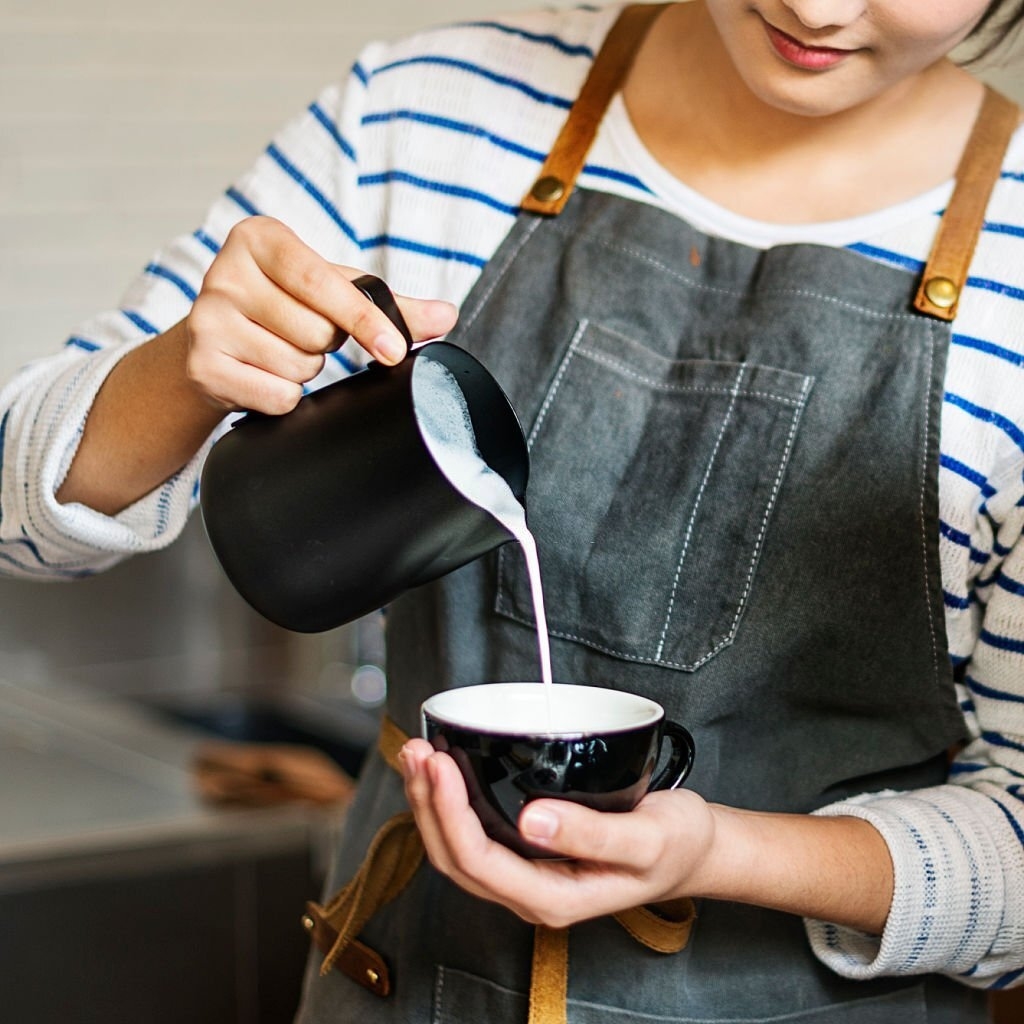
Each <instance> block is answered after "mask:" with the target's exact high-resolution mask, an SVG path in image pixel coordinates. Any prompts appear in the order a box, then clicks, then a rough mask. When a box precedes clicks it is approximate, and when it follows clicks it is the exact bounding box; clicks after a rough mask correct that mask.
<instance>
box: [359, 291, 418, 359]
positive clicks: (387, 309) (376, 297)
mask: <svg viewBox="0 0 1024 1024" xmlns="http://www.w3.org/2000/svg"><path fill="white" fill-rule="evenodd" d="M352 283H353V284H354V285H355V286H356V287H357V288H358V289H359V290H360V291H361V292H362V293H363V294H364V295H365V296H366V297H367V298H368V299H369V300H370V301H371V302H372V303H373V304H374V305H375V306H376V307H377V308H378V309H380V311H381V312H382V313H383V314H384V315H385V316H386V317H387V318H388V319H389V320H390V321H391V322H392V323H393V324H394V325H395V327H397V328H398V332H399V334H401V335H402V337H403V338H404V339H405V354H406V355H408V354H409V350H410V349H411V348H412V332H411V331H410V330H409V325H408V324H407V323H406V322H405V317H403V316H402V311H401V310H400V309H399V308H398V303H397V302H395V297H394V295H392V294H391V289H390V288H389V287H388V286H387V285H386V284H385V283H384V282H383V281H382V280H381V279H380V278H379V277H374V276H373V275H372V274H363V275H362V276H361V277H357V278H355V279H354V280H353V281H352Z"/></svg>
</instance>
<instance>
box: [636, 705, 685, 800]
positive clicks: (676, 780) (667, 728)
mask: <svg viewBox="0 0 1024 1024" xmlns="http://www.w3.org/2000/svg"><path fill="white" fill-rule="evenodd" d="M663 735H664V736H667V737H668V740H669V742H670V743H671V744H672V753H671V754H670V755H669V759H668V764H667V765H665V767H664V768H662V769H661V771H660V772H658V775H657V777H656V778H655V779H653V780H652V781H651V784H650V786H648V787H647V791H648V792H650V791H651V790H655V789H675V788H676V787H677V786H679V785H681V784H682V782H683V781H684V780H685V779H686V776H687V775H689V774H690V769H691V768H692V767H693V755H694V753H695V751H696V747H695V746H694V743H693V737H692V736H691V735H690V734H689V732H687V730H686V729H684V728H683V727H682V726H681V725H678V724H677V723H675V722H671V721H668V720H667V719H666V721H665V725H664V730H663Z"/></svg>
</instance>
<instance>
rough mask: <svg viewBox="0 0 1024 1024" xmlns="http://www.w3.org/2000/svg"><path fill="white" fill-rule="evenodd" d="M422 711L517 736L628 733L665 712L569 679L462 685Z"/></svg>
mask: <svg viewBox="0 0 1024 1024" xmlns="http://www.w3.org/2000/svg"><path fill="white" fill-rule="evenodd" d="M422 709H423V712H424V714H430V716H431V717H432V718H435V719H438V720H440V721H442V722H445V723H448V724H450V725H457V726H462V727H464V728H468V729H479V730H481V731H482V732H488V733H496V734H501V735H513V736H521V735H534V736H536V735H559V736H581V735H593V734H595V733H602V734H606V733H615V732H625V731H626V730H628V729H636V728H638V727H641V726H644V725H648V724H651V723H653V722H657V721H658V720H659V719H660V718H662V716H663V715H664V710H663V709H662V707H661V705H660V704H658V703H657V702H656V701H653V700H649V699H648V698H647V697H641V696H639V695H638V694H635V693H624V692H622V691H621V690H608V689H604V688H602V687H597V686H575V685H570V684H568V683H555V684H554V685H553V686H551V687H548V686H545V685H544V684H543V683H482V684H479V685H477V686H461V687H457V688H456V689H454V690H444V691H442V692H441V693H436V694H434V696H433V697H430V698H428V699H427V700H426V701H424V702H423V708H422Z"/></svg>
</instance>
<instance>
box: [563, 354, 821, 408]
mask: <svg viewBox="0 0 1024 1024" xmlns="http://www.w3.org/2000/svg"><path fill="white" fill-rule="evenodd" d="M577 355H581V356H586V357H587V358H588V359H592V360H593V361H594V362H595V363H601V364H602V365H604V366H607V367H608V368H609V369H612V370H615V371H617V372H618V373H620V374H622V376H623V377H629V378H631V379H632V380H635V381H639V382H640V383H641V384H646V385H647V386H648V387H650V388H652V389H653V390H655V391H675V392H680V393H686V394H693V393H702V394H711V395H732V394H733V393H734V392H735V393H736V394H737V395H742V396H743V397H744V398H767V399H770V400H771V401H774V402H781V403H782V404H783V405H791V406H798V405H800V404H801V403H802V401H803V400H802V399H801V398H792V397H791V396H789V395H776V394H774V393H773V392H771V391H750V390H748V389H747V388H742V389H740V390H738V391H736V389H735V388H725V387H719V388H714V387H708V386H707V385H705V384H666V383H665V382H664V381H658V380H654V379H653V378H652V377H644V376H642V375H641V374H639V373H636V372H635V371H634V370H630V369H629V368H628V367H627V366H626V364H625V363H620V362H619V361H618V360H616V359H613V358H612V357H611V356H606V355H605V354H604V353H603V352H597V351H595V350H594V349H590V348H581V349H579V351H578V352H577ZM687 361H688V360H680V362H687ZM700 361H701V362H705V361H706V360H700ZM721 365H726V364H721ZM745 365H746V364H745ZM773 369H774V367H773ZM782 372H784V373H789V372H790V371H788V370H784V371H782ZM794 376H796V375H795V374H794Z"/></svg>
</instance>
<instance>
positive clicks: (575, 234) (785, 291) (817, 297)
mask: <svg viewBox="0 0 1024 1024" xmlns="http://www.w3.org/2000/svg"><path fill="white" fill-rule="evenodd" d="M553 227H554V229H555V230H560V231H562V233H563V234H565V235H566V236H568V237H572V238H574V239H580V238H588V239H589V240H591V241H592V242H594V243H595V244H596V245H600V246H601V247H602V248H604V249H610V250H612V251H614V252H622V253H625V254H626V255H628V256H635V257H636V258H637V259H639V260H641V261H643V262H644V263H647V264H649V265H650V266H652V267H656V268H657V269H659V270H662V271H664V272H665V273H666V274H668V275H669V276H670V277H673V278H675V279H676V280H677V281H680V282H681V283H682V284H685V285H687V286H688V287H690V288H693V289H695V290H697V291H704V292H711V293H714V294H718V295H731V296H734V297H736V298H743V297H745V296H746V294H747V293H746V292H745V291H744V290H742V289H738V288H723V287H721V286H718V285H709V284H704V283H703V282H701V281H695V280H694V279H693V278H692V277H687V276H686V275H685V274H682V273H680V272H679V271H678V270H676V269H675V268H674V267H671V266H669V265H668V264H667V263H663V262H662V261H661V260H659V259H657V258H656V257H654V256H650V255H648V254H647V253H645V252H643V251H642V250H640V249H634V248H632V247H631V246H625V245H619V244H616V243H614V242H609V241H607V240H605V239H604V238H602V237H601V236H600V235H595V234H592V233H590V232H586V231H571V230H568V229H567V228H566V227H565V226H563V225H557V224H556V225H553ZM844 251H845V250H844ZM860 258H861V259H866V258H867V257H860ZM758 294H759V295H762V296H767V295H772V296H797V297H799V298H805V299H813V300H814V301H816V302H826V303H828V304H829V305H832V306H837V307H839V308H840V309H850V310H853V311H854V312H857V313H863V314H864V315H865V316H869V317H874V318H875V319H879V320H908V321H911V322H914V321H917V320H919V319H920V317H921V314H920V313H885V312H882V311H880V310H876V309H868V308H867V307H865V306H859V305H857V304H856V303H854V302H847V301H846V300H844V299H837V298H835V297H834V296H832V295H826V294H823V293H820V292H812V291H808V290H807V289H804V288H761V289H759V291H758Z"/></svg>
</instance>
